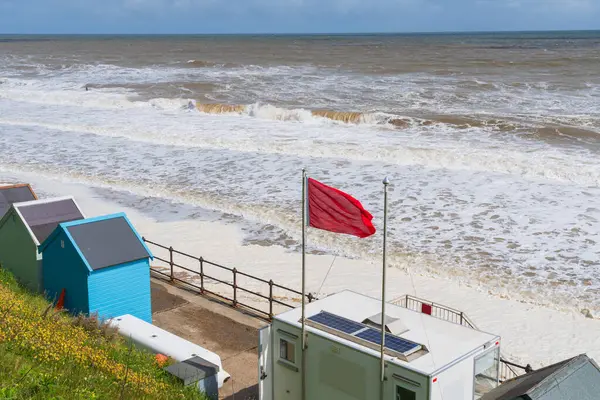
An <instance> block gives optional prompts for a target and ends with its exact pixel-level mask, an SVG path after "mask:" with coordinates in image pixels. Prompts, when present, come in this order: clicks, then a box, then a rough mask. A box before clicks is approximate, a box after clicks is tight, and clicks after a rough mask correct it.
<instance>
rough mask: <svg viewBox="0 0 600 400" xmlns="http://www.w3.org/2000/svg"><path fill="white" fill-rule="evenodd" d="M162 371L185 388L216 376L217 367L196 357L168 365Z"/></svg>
mask: <svg viewBox="0 0 600 400" xmlns="http://www.w3.org/2000/svg"><path fill="white" fill-rule="evenodd" d="M164 370H165V371H167V372H169V373H170V374H171V375H173V376H175V377H176V378H178V379H179V380H181V382H182V383H183V384H184V385H186V386H187V385H191V384H193V383H196V382H198V381H200V380H202V379H205V378H210V377H211V376H214V375H216V374H217V373H218V372H219V366H218V365H215V364H213V363H211V362H210V361H206V360H205V359H203V358H200V357H197V356H196V357H192V358H188V359H187V360H185V361H181V362H178V363H175V364H173V365H169V366H168V367H165V368H164Z"/></svg>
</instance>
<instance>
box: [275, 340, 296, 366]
mask: <svg viewBox="0 0 600 400" xmlns="http://www.w3.org/2000/svg"><path fill="white" fill-rule="evenodd" d="M279 358H281V359H282V360H285V361H287V362H291V363H292V364H294V363H296V344H295V343H292V342H289V341H287V340H285V339H279Z"/></svg>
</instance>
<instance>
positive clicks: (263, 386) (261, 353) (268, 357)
mask: <svg viewBox="0 0 600 400" xmlns="http://www.w3.org/2000/svg"><path fill="white" fill-rule="evenodd" d="M272 362H273V349H271V325H267V326H265V327H264V328H262V329H260V330H259V331H258V398H259V400H273V368H271V365H272Z"/></svg>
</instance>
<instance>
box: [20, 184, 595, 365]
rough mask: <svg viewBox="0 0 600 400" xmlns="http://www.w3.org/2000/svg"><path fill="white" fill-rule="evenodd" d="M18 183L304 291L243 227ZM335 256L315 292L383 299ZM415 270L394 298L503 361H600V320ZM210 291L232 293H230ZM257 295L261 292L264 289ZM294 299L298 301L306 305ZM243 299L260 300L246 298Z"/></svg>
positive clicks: (319, 267) (372, 283)
mask: <svg viewBox="0 0 600 400" xmlns="http://www.w3.org/2000/svg"><path fill="white" fill-rule="evenodd" d="M19 179H22V180H23V181H27V182H31V183H32V185H33V187H34V189H35V190H37V191H38V192H39V193H43V194H44V195H63V196H64V195H73V196H75V198H76V200H77V202H78V203H79V205H80V206H81V207H82V209H83V210H84V212H85V213H86V214H87V216H96V215H102V214H107V213H114V212H126V213H127V215H128V217H129V218H130V219H131V220H132V221H133V223H134V224H135V226H136V228H137V229H138V231H139V232H140V233H141V234H142V235H143V236H145V237H146V238H148V239H150V240H152V241H155V242H157V243H161V244H165V245H170V246H173V247H174V248H175V249H178V250H181V251H184V252H188V253H190V254H193V255H197V256H202V257H204V258H206V259H208V260H211V261H214V262H218V263H221V264H223V265H227V266H229V267H236V268H238V269H239V270H240V271H243V272H246V273H250V274H253V275H255V276H258V277H262V278H265V279H273V280H274V281H275V282H277V283H279V284H282V285H287V286H288V287H291V288H295V289H299V288H300V278H301V277H300V254H299V253H296V252H290V251H288V250H286V249H284V248H282V247H279V246H258V245H243V243H242V242H243V235H242V232H241V231H240V229H239V227H237V226H236V225H233V224H225V223H223V222H210V221H202V220H197V219H196V220H195V219H187V218H186V219H177V218H174V220H173V221H162V222H161V221H159V219H164V218H153V217H151V216H149V215H147V214H145V213H142V212H140V211H139V209H138V208H136V207H131V206H130V207H124V206H123V205H122V204H118V203H117V202H113V201H110V200H108V199H106V198H103V197H102V196H101V195H99V194H98V192H97V191H95V190H94V189H92V188H89V187H86V186H83V185H80V184H71V183H69V184H67V183H63V182H58V181H53V180H50V179H47V178H45V177H43V176H39V175H38V176H33V175H30V174H22V175H20V176H19ZM145 200H148V199H143V200H140V205H141V203H143V202H144V201H145ZM308 240H310V233H309V239H308ZM333 258H334V257H333V256H330V255H309V256H308V258H307V289H308V291H310V292H312V293H318V295H319V296H325V295H328V294H332V293H336V292H337V291H340V290H342V289H351V290H354V291H357V292H360V293H363V294H366V295H369V296H372V297H375V298H381V293H380V292H381V266H380V265H378V264H377V265H376V264H373V263H370V262H367V261H362V260H357V259H347V258H343V257H336V259H335V262H333V266H332V261H333ZM154 265H160V263H154ZM416 269H417V266H415V268H414V269H413V270H411V271H409V273H407V272H405V271H401V270H398V269H395V268H389V270H388V284H387V298H388V299H390V300H393V299H395V298H397V297H399V296H401V295H404V294H410V295H413V296H417V297H421V298H424V299H427V300H431V301H434V302H437V303H440V304H444V305H447V306H450V307H453V308H456V309H458V310H461V311H464V312H465V313H466V315H468V317H470V319H471V320H473V322H475V324H476V325H477V326H478V327H479V328H480V329H481V330H483V331H487V332H492V333H495V334H499V335H501V337H502V353H503V355H504V356H505V357H506V358H508V359H510V360H512V361H515V362H519V363H523V364H526V363H530V364H531V365H532V366H533V367H539V366H543V365H547V364H549V363H553V362H557V361H560V360H563V359H566V358H568V357H572V356H574V355H577V354H581V353H587V354H588V355H589V356H591V357H593V358H595V359H596V360H600V335H599V334H598V333H599V332H600V320H598V319H592V318H586V317H585V316H583V315H582V314H581V313H580V312H577V311H576V310H570V311H569V310H559V309H555V308H551V307H545V306H540V305H536V304H531V303H527V302H522V301H516V300H513V299H510V297H509V296H498V295H492V294H490V293H488V292H487V291H485V290H483V289H481V288H478V287H472V286H469V285H466V284H463V283H460V282H453V281H450V280H446V279H441V278H434V277H430V276H424V275H420V274H419V273H418V272H416V271H415V270H416ZM227 276H228V275H222V277H227ZM208 287H210V288H211V289H212V290H215V291H217V292H219V291H223V292H222V293H224V294H229V292H228V291H227V290H228V288H225V287H222V286H219V285H211V286H208ZM256 289H257V290H260V288H259V287H257V288H256ZM263 290H264V287H263ZM291 300H292V301H296V302H297V301H298V300H299V299H291ZM244 301H249V302H250V301H255V300H252V299H250V298H245V299H244ZM263 307H264V304H263Z"/></svg>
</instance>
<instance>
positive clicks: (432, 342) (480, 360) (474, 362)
mask: <svg viewBox="0 0 600 400" xmlns="http://www.w3.org/2000/svg"><path fill="white" fill-rule="evenodd" d="M306 318H307V322H306V331H307V349H306V357H307V358H306V374H305V375H306V377H305V379H306V385H305V387H306V396H305V397H306V400H338V399H339V400H341V399H348V400H355V399H356V400H373V399H379V398H380V397H379V396H380V387H381V379H380V354H381V353H380V339H381V330H380V328H379V326H380V323H381V301H380V300H377V299H374V298H371V297H367V296H363V295H361V294H358V293H355V292H351V291H343V292H340V293H337V294H334V295H331V296H329V297H327V298H324V299H321V300H318V301H315V302H312V303H309V304H307V305H306ZM385 322H386V331H387V332H389V334H387V335H386V351H385V378H386V380H385V382H384V397H383V398H384V399H389V400H438V399H439V400H473V399H478V398H479V397H480V396H482V395H483V394H484V393H487V392H488V391H489V390H491V389H493V388H494V387H496V386H497V385H498V370H499V354H500V337H499V336H497V335H493V334H490V333H485V332H481V331H477V330H474V329H470V328H467V327H464V326H461V325H458V324H454V323H451V322H447V321H443V320H440V319H437V318H434V317H431V316H429V315H426V314H423V313H419V312H416V311H412V310H409V309H406V308H402V307H399V306H395V305H392V304H388V305H386V318H385ZM301 373H302V349H301V309H300V308H297V309H294V310H291V311H287V312H284V313H283V314H280V315H278V316H276V317H274V319H273V322H272V324H271V325H269V326H267V327H265V328H263V329H262V330H261V332H260V344H259V378H260V381H259V393H260V395H259V398H260V399H261V400H273V399H275V400H284V399H290V400H301V399H302V375H301Z"/></svg>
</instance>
